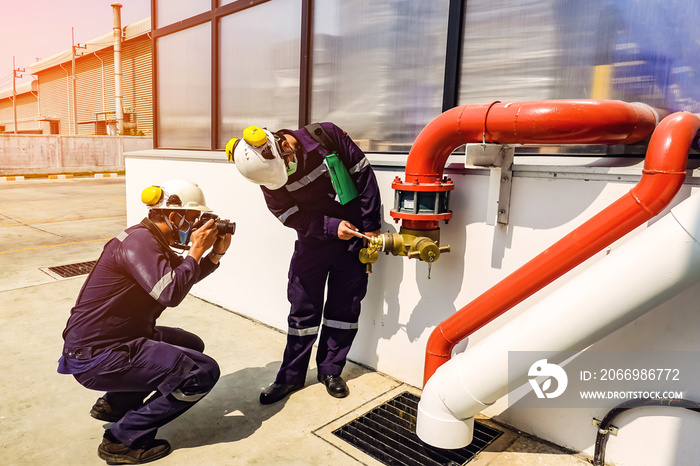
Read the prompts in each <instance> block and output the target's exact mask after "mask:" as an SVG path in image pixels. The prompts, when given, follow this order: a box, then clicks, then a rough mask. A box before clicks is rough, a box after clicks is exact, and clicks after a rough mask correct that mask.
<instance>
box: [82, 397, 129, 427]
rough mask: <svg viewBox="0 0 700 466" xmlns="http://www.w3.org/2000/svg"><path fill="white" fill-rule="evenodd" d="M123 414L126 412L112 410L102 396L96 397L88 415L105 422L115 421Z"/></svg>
mask: <svg viewBox="0 0 700 466" xmlns="http://www.w3.org/2000/svg"><path fill="white" fill-rule="evenodd" d="M125 414H126V412H124V413H118V412H117V411H115V410H113V409H112V407H111V406H110V405H109V403H107V400H105V399H104V398H102V397H100V398H98V399H97V401H96V402H95V404H94V405H93V406H92V408H91V409H90V416H92V417H94V418H95V419H99V420H100V421H105V422H117V421H118V420H119V419H121V418H123V417H124V415H125Z"/></svg>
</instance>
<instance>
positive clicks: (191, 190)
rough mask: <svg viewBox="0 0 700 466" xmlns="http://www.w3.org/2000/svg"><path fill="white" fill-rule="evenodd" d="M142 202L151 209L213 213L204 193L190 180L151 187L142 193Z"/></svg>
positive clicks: (170, 181)
mask: <svg viewBox="0 0 700 466" xmlns="http://www.w3.org/2000/svg"><path fill="white" fill-rule="evenodd" d="M141 202H143V203H144V204H146V206H147V207H148V208H149V209H171V210H198V211H200V212H211V209H210V208H209V207H207V205H206V201H205V200H204V193H203V192H202V190H201V189H200V187H199V186H198V185H197V184H196V183H194V182H192V181H190V180H168V181H166V182H165V183H163V186H149V187H148V188H146V189H144V190H143V191H141Z"/></svg>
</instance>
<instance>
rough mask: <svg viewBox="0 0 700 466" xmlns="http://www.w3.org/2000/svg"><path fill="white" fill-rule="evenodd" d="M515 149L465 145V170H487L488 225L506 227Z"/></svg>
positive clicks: (500, 145)
mask: <svg viewBox="0 0 700 466" xmlns="http://www.w3.org/2000/svg"><path fill="white" fill-rule="evenodd" d="M514 153H515V147H513V146H508V145H503V144H478V143H476V144H466V159H465V161H464V167H465V168H488V169H489V195H488V201H487V202H488V205H487V208H486V223H487V224H488V225H491V226H493V225H496V223H498V224H499V225H508V218H509V215H510V193H511V186H512V183H513V156H514Z"/></svg>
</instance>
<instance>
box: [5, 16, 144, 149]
mask: <svg viewBox="0 0 700 466" xmlns="http://www.w3.org/2000/svg"><path fill="white" fill-rule="evenodd" d="M150 30H151V22H150V18H146V19H144V20H141V21H139V22H136V23H134V24H131V25H128V26H125V27H124V28H123V34H122V44H121V49H122V50H121V62H122V95H123V108H124V122H125V124H124V132H123V134H124V135H140V136H151V135H152V134H153V97H152V96H153V93H152V80H153V73H152V52H151V48H152V45H151V43H152V41H151V37H150ZM73 62H75V73H74V72H73ZM28 72H30V73H31V74H32V75H33V76H34V78H35V80H34V81H33V82H32V83H30V84H29V85H21V86H18V89H17V92H18V95H17V108H18V115H17V129H18V132H21V133H23V134H62V135H73V134H84V135H107V134H110V135H116V134H117V130H116V104H115V73H114V39H113V35H112V33H109V34H105V35H103V36H101V37H98V38H96V39H93V40H91V41H89V42H87V43H85V44H78V45H77V46H75V47H73V48H71V49H69V50H66V51H63V52H61V53H59V54H56V55H54V56H52V57H50V58H46V59H43V60H40V61H38V62H36V63H34V64H32V65H31V66H30V67H29V69H28ZM27 86H29V87H27ZM25 87H26V89H25ZM12 105H13V103H12V89H9V90H4V91H0V131H2V130H3V127H4V132H14V123H13V121H14V118H13V113H12V112H13V110H12ZM20 115H21V116H20Z"/></svg>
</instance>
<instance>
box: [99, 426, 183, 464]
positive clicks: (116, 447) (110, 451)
mask: <svg viewBox="0 0 700 466" xmlns="http://www.w3.org/2000/svg"><path fill="white" fill-rule="evenodd" d="M171 450H172V448H171V447H170V443H168V441H167V440H153V441H152V442H150V443H149V444H148V445H145V446H143V447H141V448H129V447H127V446H126V445H124V444H123V443H120V442H119V440H117V438H116V437H115V436H114V435H112V432H111V431H110V430H107V431H105V435H104V437H103V438H102V443H101V444H100V446H99V447H97V456H99V457H100V458H102V459H103V460H105V461H106V462H107V464H143V463H149V462H151V461H155V460H157V459H160V458H163V457H164V456H166V455H167V454H168V453H170V451H171Z"/></svg>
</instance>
